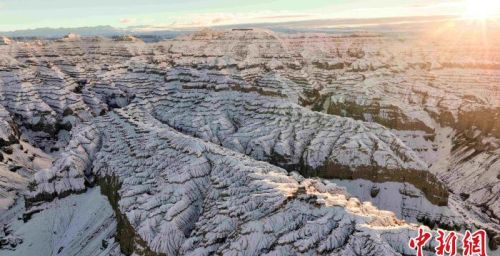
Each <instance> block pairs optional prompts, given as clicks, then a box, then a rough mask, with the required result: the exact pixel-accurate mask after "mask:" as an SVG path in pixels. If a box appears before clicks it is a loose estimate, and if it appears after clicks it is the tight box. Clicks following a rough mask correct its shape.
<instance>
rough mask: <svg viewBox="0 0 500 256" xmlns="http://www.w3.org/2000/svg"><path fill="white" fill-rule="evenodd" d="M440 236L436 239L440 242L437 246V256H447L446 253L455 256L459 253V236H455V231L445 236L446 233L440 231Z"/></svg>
mask: <svg viewBox="0 0 500 256" xmlns="http://www.w3.org/2000/svg"><path fill="white" fill-rule="evenodd" d="M438 234H439V236H438V237H437V238H436V240H437V242H438V246H436V248H435V249H436V255H440V256H441V255H445V253H448V255H450V256H455V255H456V253H457V235H456V234H455V232H454V231H450V232H448V235H445V234H446V233H445V232H444V231H443V230H441V229H438Z"/></svg>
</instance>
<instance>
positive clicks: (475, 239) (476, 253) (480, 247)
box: [408, 227, 488, 256]
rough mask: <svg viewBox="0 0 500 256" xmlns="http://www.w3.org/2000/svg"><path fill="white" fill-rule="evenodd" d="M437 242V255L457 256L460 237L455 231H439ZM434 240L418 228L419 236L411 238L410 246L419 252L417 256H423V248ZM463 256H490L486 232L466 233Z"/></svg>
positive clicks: (463, 242)
mask: <svg viewBox="0 0 500 256" xmlns="http://www.w3.org/2000/svg"><path fill="white" fill-rule="evenodd" d="M437 233H438V236H437V237H436V241H437V243H438V245H437V246H436V247H435V248H434V249H435V250H436V254H435V255H439V256H445V255H446V256H457V239H458V236H457V234H456V233H455V232H454V231H449V232H446V231H444V230H441V229H438V230H437ZM431 238H432V234H431V233H430V232H426V231H425V230H424V229H423V228H422V227H420V228H418V235H417V237H415V238H411V239H410V241H409V242H408V245H409V246H410V248H411V249H414V250H416V251H417V256H423V255H424V254H423V247H424V246H425V244H426V243H427V242H428V241H429V240H430V239H431ZM462 245H463V248H462V256H488V254H487V253H486V231H484V230H482V229H480V230H477V231H476V232H474V233H471V232H470V231H468V230H467V231H465V234H464V236H463V239H462Z"/></svg>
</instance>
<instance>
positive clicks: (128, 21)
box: [120, 18, 137, 24]
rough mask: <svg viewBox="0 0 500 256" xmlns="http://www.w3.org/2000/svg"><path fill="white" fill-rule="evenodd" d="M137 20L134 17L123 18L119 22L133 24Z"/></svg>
mask: <svg viewBox="0 0 500 256" xmlns="http://www.w3.org/2000/svg"><path fill="white" fill-rule="evenodd" d="M136 22H137V19H136V18H123V19H121V20H120V23H121V24H134V23H136Z"/></svg>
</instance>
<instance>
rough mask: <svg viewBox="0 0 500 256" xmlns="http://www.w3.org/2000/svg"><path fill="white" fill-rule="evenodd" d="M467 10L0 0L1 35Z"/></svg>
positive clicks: (325, 0) (430, 2)
mask: <svg viewBox="0 0 500 256" xmlns="http://www.w3.org/2000/svg"><path fill="white" fill-rule="evenodd" d="M497 1H500V0H497ZM463 9H464V1H463V0H441V1H439V0H413V1H405V0H365V1H361V0H306V1H297V0H239V1H236V0H181V1H179V0H141V1H137V0H136V1H133V0H0V31H13V30H21V29H33V28H41V27H52V28H58V27H69V28H71V27H85V26H99V25H109V26H113V27H117V28H126V27H151V28H166V29H182V28H189V27H206V26H216V25H230V24H241V23H262V22H287V21H301V20H313V19H335V18H379V17H402V16H432V15H460V14H461V13H463V12H464V10H463Z"/></svg>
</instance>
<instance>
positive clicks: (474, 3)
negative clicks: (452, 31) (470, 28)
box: [464, 0, 500, 20]
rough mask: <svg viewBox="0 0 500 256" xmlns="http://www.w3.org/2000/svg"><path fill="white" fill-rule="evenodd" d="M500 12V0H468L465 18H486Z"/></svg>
mask: <svg viewBox="0 0 500 256" xmlns="http://www.w3.org/2000/svg"><path fill="white" fill-rule="evenodd" d="M499 13H500V0H466V2H465V12H464V18H467V19H476V20H485V19H490V18H493V17H495V16H496V15H498V14H499Z"/></svg>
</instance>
